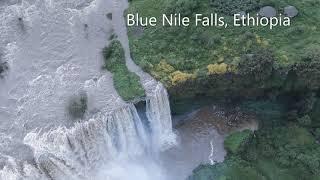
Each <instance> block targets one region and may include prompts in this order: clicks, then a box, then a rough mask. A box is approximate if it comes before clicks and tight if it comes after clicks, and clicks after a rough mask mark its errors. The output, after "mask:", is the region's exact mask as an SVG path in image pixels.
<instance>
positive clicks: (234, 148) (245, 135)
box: [224, 130, 252, 154]
mask: <svg viewBox="0 0 320 180" xmlns="http://www.w3.org/2000/svg"><path fill="white" fill-rule="evenodd" d="M251 136H252V132H251V131H250V130H244V131H242V132H236V133H233V134H231V135H229V136H228V137H227V138H226V140H225V141H224V146H225V148H226V150H227V151H228V152H230V153H232V154H237V153H240V152H241V151H242V150H243V148H244V145H246V143H247V142H248V141H249V139H250V137H251Z"/></svg>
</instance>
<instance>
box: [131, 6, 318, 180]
mask: <svg viewBox="0 0 320 180" xmlns="http://www.w3.org/2000/svg"><path fill="white" fill-rule="evenodd" d="M130 4H131V5H130V7H129V9H128V12H129V13H139V15H140V16H142V17H151V16H156V17H158V19H161V18H160V17H161V15H162V13H167V14H169V13H173V12H176V13H182V15H184V16H189V17H192V16H194V14H195V13H202V14H205V15H208V14H209V13H216V12H219V13H222V14H220V15H224V16H226V21H227V22H228V24H229V27H228V28H226V29H225V28H219V27H199V26H198V27H195V25H194V24H191V25H190V26H189V27H169V26H166V27H162V26H157V27H129V40H130V47H131V51H132V56H133V58H134V60H135V61H136V63H137V64H138V65H140V66H141V67H142V68H143V69H144V70H145V71H147V72H149V73H150V74H151V75H152V76H154V77H155V78H156V79H158V80H160V81H162V82H163V83H164V84H165V85H166V87H167V88H168V90H169V93H170V100H171V105H172V110H173V113H176V114H178V113H183V110H187V109H188V107H194V106H196V107H197V106H198V105H200V104H202V103H203V104H208V102H207V101H210V100H212V99H214V100H215V102H217V100H219V102H226V103H229V102H232V104H235V103H238V104H240V106H241V107H242V110H243V111H249V112H252V113H255V114H256V115H257V117H258V119H259V120H260V122H259V126H260V129H259V131H257V132H254V133H253V135H252V134H251V133H249V132H240V133H235V134H232V135H230V136H229V137H228V138H227V139H226V141H225V147H226V149H227V150H228V156H227V158H226V160H225V162H223V163H218V164H216V165H214V166H210V165H201V166H199V167H198V168H197V169H195V170H194V173H193V175H192V176H191V177H190V178H189V179H190V180H211V179H217V180H320V172H319V169H320V145H319V140H320V118H319V117H320V46H319V44H320V31H319V29H320V24H319V23H317V22H318V21H319V20H320V11H319V10H318V7H319V6H320V1H318V0H290V1H289V0H208V1H201V0H178V1H177V0H165V1H157V0H134V1H132V2H131V3H130ZM266 5H270V6H273V7H275V8H276V9H277V11H278V13H282V14H283V8H284V7H286V6H288V5H292V6H295V7H296V8H297V9H298V10H299V15H298V16H297V17H294V18H292V25H291V26H290V27H275V28H274V29H273V30H270V29H269V28H266V27H261V26H260V27H241V28H240V27H232V25H231V24H232V22H231V21H232V17H231V14H233V13H238V12H239V11H246V12H247V13H251V15H252V14H255V13H256V12H257V11H258V10H259V8H261V7H262V6H266ZM199 99H201V102H198V101H197V102H196V103H195V100H199ZM202 99H204V100H202ZM220 100H221V101H220ZM209 103H210V102H209Z"/></svg>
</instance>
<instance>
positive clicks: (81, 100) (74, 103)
mask: <svg viewBox="0 0 320 180" xmlns="http://www.w3.org/2000/svg"><path fill="white" fill-rule="evenodd" d="M87 102H88V97H87V94H86V93H85V92H80V93H79V94H78V95H76V96H73V97H71V99H70V101H69V104H68V112H69V115H70V116H71V117H72V118H73V119H82V118H83V116H84V114H85V113H86V110H87Z"/></svg>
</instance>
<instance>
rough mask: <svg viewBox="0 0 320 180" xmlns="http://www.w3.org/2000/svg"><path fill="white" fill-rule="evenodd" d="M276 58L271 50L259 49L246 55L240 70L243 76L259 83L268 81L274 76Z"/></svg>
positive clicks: (242, 59)
mask: <svg viewBox="0 0 320 180" xmlns="http://www.w3.org/2000/svg"><path fill="white" fill-rule="evenodd" d="M274 61H275V57H274V54H273V52H272V51H270V50H269V49H264V48H258V49H256V50H254V51H253V52H252V54H246V55H245V56H243V57H242V58H241V60H240V62H239V65H238V70H239V73H240V74H241V75H243V76H247V77H249V78H253V79H255V80H257V81H262V80H266V79H267V78H269V77H270V76H271V75H272V72H273V65H274Z"/></svg>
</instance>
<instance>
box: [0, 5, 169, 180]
mask: <svg viewBox="0 0 320 180" xmlns="http://www.w3.org/2000/svg"><path fill="white" fill-rule="evenodd" d="M116 1H117V0H114V1H113V0H22V1H18V0H17V1H10V2H9V1H8V2H3V1H1V2H0V19H1V20H2V25H1V26H0V31H1V33H0V36H1V40H0V46H1V47H0V51H1V54H4V55H3V57H1V58H3V59H4V60H5V61H6V62H8V64H9V72H8V73H7V76H6V77H5V79H2V80H0V120H1V121H0V168H1V170H0V180H18V179H28V180H29V179H30V180H37V179H39V180H40V179H41V180H42V179H59V180H60V179H62V180H63V179H68V180H69V179H97V180H100V179H103V180H105V179H107V180H132V179H141V180H150V179H155V180H164V179H167V177H165V173H163V172H162V170H161V167H160V165H159V164H158V162H157V156H156V155H157V153H159V151H161V150H163V149H167V148H168V147H169V146H170V145H172V144H174V142H175V135H174V133H173V131H172V123H171V115H170V107H169V101H168V95H167V92H166V90H165V88H164V87H163V86H162V85H161V84H160V83H158V82H156V81H154V80H153V79H152V78H150V76H148V75H146V74H143V77H147V78H142V84H143V86H144V87H145V88H146V91H147V97H146V99H147V108H146V109H147V110H146V111H147V112H146V114H147V117H148V118H147V121H148V123H147V124H148V125H146V124H144V123H143V121H142V120H141V119H140V117H139V115H138V113H137V110H136V108H135V106H134V105H132V104H129V105H128V104H126V103H124V102H123V101H122V100H121V98H120V97H119V96H118V95H117V93H116V91H115V89H114V88H113V86H112V77H111V74H110V73H108V72H101V71H100V69H101V66H102V57H101V49H102V48H103V46H105V45H106V43H107V39H108V37H109V36H110V32H111V29H112V26H114V25H113V24H112V23H110V22H109V21H108V20H107V18H106V16H105V15H106V14H107V13H108V12H111V11H112V7H113V6H112V3H113V2H116ZM19 18H22V20H18V19H19ZM85 25H86V26H85ZM126 46H127V45H126ZM127 53H129V52H127V51H126V54H127ZM130 69H131V68H130ZM139 73H141V72H139ZM139 75H140V76H141V77H142V75H141V74H139ZM79 90H84V91H85V92H86V93H87V95H88V111H87V113H86V114H85V118H84V120H82V121H81V122H78V123H75V124H73V123H72V120H70V118H68V116H67V114H66V112H65V105H66V99H68V97H70V95H72V94H74V93H75V92H77V91H79ZM85 119H87V120H85Z"/></svg>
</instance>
